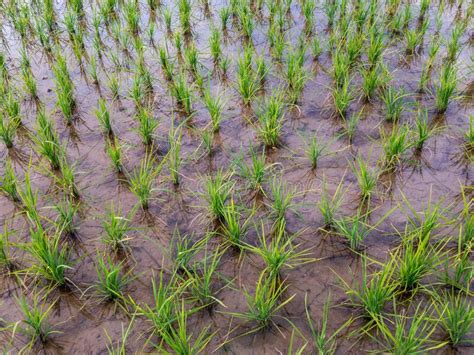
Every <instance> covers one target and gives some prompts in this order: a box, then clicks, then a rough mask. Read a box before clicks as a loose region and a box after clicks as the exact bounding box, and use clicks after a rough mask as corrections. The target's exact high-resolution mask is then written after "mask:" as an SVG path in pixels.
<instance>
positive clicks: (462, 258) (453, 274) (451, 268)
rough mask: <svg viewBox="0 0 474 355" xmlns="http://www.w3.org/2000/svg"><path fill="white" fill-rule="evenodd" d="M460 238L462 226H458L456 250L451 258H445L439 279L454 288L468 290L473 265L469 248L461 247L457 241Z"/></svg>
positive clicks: (472, 274) (473, 275) (473, 268)
mask: <svg viewBox="0 0 474 355" xmlns="http://www.w3.org/2000/svg"><path fill="white" fill-rule="evenodd" d="M461 238H462V228H460V233H459V238H458V250H457V252H456V254H455V255H453V257H452V258H447V259H446V261H445V263H444V273H443V275H442V277H441V280H442V281H443V282H444V284H446V285H448V286H450V287H452V288H453V289H455V290H459V291H465V292H469V287H470V284H471V280H472V278H473V277H474V267H473V265H472V263H471V261H470V259H469V257H470V254H471V250H470V249H466V250H463V249H462V245H461V244H460V243H459V241H460V239H461Z"/></svg>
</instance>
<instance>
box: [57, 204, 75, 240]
mask: <svg viewBox="0 0 474 355" xmlns="http://www.w3.org/2000/svg"><path fill="white" fill-rule="evenodd" d="M54 209H55V210H56V212H57V217H56V220H55V221H54V224H55V226H56V232H57V233H58V234H61V235H65V236H68V237H73V236H74V235H75V234H76V231H77V226H76V225H75V223H74V219H75V217H76V215H77V212H78V210H79V207H78V206H77V205H75V204H74V203H73V201H71V200H69V199H68V198H67V197H66V198H63V201H61V202H60V203H59V204H57V205H55V206H54Z"/></svg>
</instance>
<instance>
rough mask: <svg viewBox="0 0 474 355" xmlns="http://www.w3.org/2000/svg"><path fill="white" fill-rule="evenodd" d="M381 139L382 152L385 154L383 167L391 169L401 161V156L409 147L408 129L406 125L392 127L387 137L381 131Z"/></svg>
mask: <svg viewBox="0 0 474 355" xmlns="http://www.w3.org/2000/svg"><path fill="white" fill-rule="evenodd" d="M381 132H382V133H381V135H382V138H383V150H384V153H385V158H384V165H385V166H387V167H389V168H393V167H394V166H396V165H397V164H398V163H399V162H400V161H401V159H402V154H403V153H404V152H405V151H406V150H408V149H409V148H410V146H411V142H409V140H408V139H409V132H410V129H409V128H408V126H406V125H402V126H401V127H397V126H394V127H393V129H392V132H391V134H390V135H389V136H387V135H386V134H385V133H383V130H382V131H381Z"/></svg>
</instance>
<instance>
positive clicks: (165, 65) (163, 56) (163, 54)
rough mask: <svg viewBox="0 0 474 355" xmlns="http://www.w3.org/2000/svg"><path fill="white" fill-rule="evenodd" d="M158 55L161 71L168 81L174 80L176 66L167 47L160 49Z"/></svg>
mask: <svg viewBox="0 0 474 355" xmlns="http://www.w3.org/2000/svg"><path fill="white" fill-rule="evenodd" d="M158 54H159V57H160V63H161V69H162V70H163V74H164V76H165V78H166V80H168V81H171V80H173V75H174V65H173V62H172V61H171V59H170V58H169V54H168V51H167V49H166V48H165V47H160V48H159V49H158Z"/></svg>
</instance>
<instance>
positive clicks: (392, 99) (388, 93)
mask: <svg viewBox="0 0 474 355" xmlns="http://www.w3.org/2000/svg"><path fill="white" fill-rule="evenodd" d="M406 96H407V94H406V93H405V92H404V90H403V89H401V90H396V89H393V87H391V86H389V87H388V88H387V89H386V90H384V92H383V94H382V96H381V99H382V101H383V103H384V104H385V119H386V120H387V121H390V122H398V120H399V118H400V116H401V114H402V112H403V110H404V108H405V105H404V102H403V99H404V98H405V97H406Z"/></svg>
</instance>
